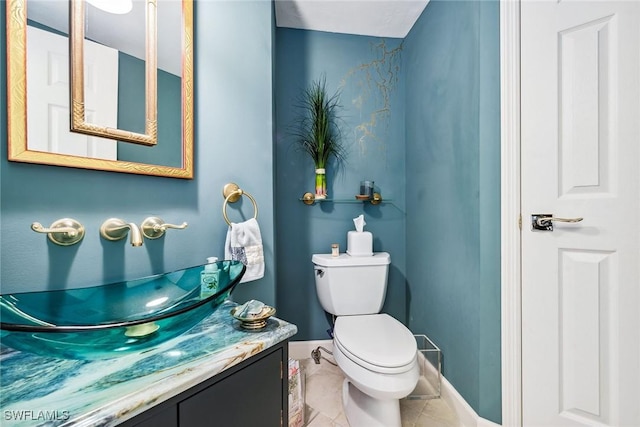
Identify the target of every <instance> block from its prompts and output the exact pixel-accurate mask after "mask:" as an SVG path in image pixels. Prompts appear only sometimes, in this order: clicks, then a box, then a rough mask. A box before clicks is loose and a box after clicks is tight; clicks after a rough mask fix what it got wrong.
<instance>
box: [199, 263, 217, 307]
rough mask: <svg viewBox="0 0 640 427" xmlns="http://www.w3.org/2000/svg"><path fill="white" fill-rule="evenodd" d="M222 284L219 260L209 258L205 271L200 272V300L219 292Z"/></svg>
mask: <svg viewBox="0 0 640 427" xmlns="http://www.w3.org/2000/svg"><path fill="white" fill-rule="evenodd" d="M219 282H220V270H219V269H218V258H217V257H214V256H212V257H209V258H207V264H205V266H204V270H202V271H201V272H200V298H207V297H210V296H211V295H213V294H215V293H216V292H217V291H218V283H219Z"/></svg>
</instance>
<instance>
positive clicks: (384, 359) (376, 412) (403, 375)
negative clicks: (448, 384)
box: [333, 314, 420, 427]
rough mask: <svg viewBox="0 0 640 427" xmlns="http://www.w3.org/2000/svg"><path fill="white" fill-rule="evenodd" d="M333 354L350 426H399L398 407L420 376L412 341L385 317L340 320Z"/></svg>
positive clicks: (413, 340) (343, 318)
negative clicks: (341, 376)
mask: <svg viewBox="0 0 640 427" xmlns="http://www.w3.org/2000/svg"><path fill="white" fill-rule="evenodd" d="M333 344H334V346H333V349H334V350H333V354H334V357H335V359H336V363H337V364H338V367H339V368H340V369H341V370H342V372H343V373H344V375H345V381H344V384H343V396H342V398H343V406H344V411H345V415H346V416H347V419H348V420H349V423H350V425H351V426H352V427H357V426H363V427H364V426H367V427H374V426H375V427H378V426H379V427H383V426H384V427H391V426H400V425H401V422H400V402H399V399H401V398H403V397H406V396H407V395H408V394H409V393H411V391H413V389H414V388H415V386H416V383H417V382H418V378H419V376H420V369H419V366H418V362H417V350H416V342H415V338H414V337H413V335H412V334H411V332H410V331H409V330H408V329H407V328H406V327H405V326H404V325H402V324H401V323H400V322H398V321H397V320H396V319H394V318H393V317H391V316H389V315H387V314H372V315H359V316H343V317H339V318H338V319H336V324H335V326H334V339H333Z"/></svg>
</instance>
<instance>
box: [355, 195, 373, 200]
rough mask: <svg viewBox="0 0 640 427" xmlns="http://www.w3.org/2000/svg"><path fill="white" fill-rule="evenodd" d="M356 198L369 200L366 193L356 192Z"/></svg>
mask: <svg viewBox="0 0 640 427" xmlns="http://www.w3.org/2000/svg"><path fill="white" fill-rule="evenodd" d="M356 199H357V200H369V199H370V197H369V195H368V194H356Z"/></svg>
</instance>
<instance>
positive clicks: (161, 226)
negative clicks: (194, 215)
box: [140, 216, 189, 239]
mask: <svg viewBox="0 0 640 427" xmlns="http://www.w3.org/2000/svg"><path fill="white" fill-rule="evenodd" d="M188 225H189V224H187V223H186V222H183V223H182V224H180V225H176V224H167V223H166V222H164V221H163V220H162V219H160V218H158V217H157V216H150V217H148V218H146V219H145V220H144V221H142V227H140V228H141V229H142V234H143V235H144V237H146V238H147V239H158V238H160V237H162V236H164V233H165V231H167V229H169V228H173V229H176V230H184V229H185V228H187V226H188Z"/></svg>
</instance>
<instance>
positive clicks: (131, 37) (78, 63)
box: [70, 0, 179, 145]
mask: <svg viewBox="0 0 640 427" xmlns="http://www.w3.org/2000/svg"><path fill="white" fill-rule="evenodd" d="M173 3H174V4H175V2H173ZM85 4H86V2H85V1H84V0H71V15H70V16H71V17H72V19H71V20H70V25H71V27H70V35H71V36H70V37H71V64H72V67H71V110H72V113H71V131H72V132H80V133H84V134H87V135H94V136H104V137H107V138H113V139H118V140H121V141H127V142H134V143H138V144H145V145H155V144H156V143H157V122H156V116H157V106H156V87H157V84H156V78H157V71H156V70H157V60H156V58H157V55H156V49H157V40H156V35H157V33H156V0H145V1H138V2H136V3H135V7H132V8H131V9H130V10H126V12H125V13H124V14H121V13H112V12H107V11H105V10H103V9H101V8H100V7H96V6H92V5H91V4H88V7H86V8H85ZM165 4H166V5H167V6H169V5H170V4H169V3H165ZM132 6H133V4H132ZM85 10H86V15H85ZM177 24H179V21H178V22H177V23H176V27H177ZM114 28H118V29H122V30H120V31H117V32H116V33H117V34H126V37H125V38H117V37H114V36H112V35H113V34H114V31H113V29H114ZM96 42H97V44H96ZM95 46H98V47H100V46H105V48H106V49H110V50H112V51H113V53H114V56H116V60H115V61H109V63H113V64H114V65H116V67H117V55H118V52H123V51H125V49H126V50H133V51H137V52H140V53H142V54H143V55H142V56H140V57H139V59H140V60H142V61H144V63H145V71H144V76H143V79H142V81H143V82H144V84H143V87H144V88H145V92H144V94H143V97H144V99H145V110H144V111H145V113H146V116H145V120H144V128H143V129H142V130H141V131H140V132H136V131H132V130H125V129H122V128H120V127H119V124H118V123H116V122H115V121H111V120H104V121H103V120H102V119H104V118H105V117H106V115H101V114H99V112H98V111H97V110H95V109H92V108H91V107H92V106H93V105H92V104H91V103H90V102H88V103H87V104H86V105H85V99H86V98H85V89H87V90H86V92H91V91H95V92H96V93H97V95H96V96H95V98H98V99H102V98H103V97H105V96H107V97H108V95H110V94H111V93H112V92H113V90H112V89H107V90H104V89H103V88H104V86H103V84H102V82H103V80H102V79H100V78H99V77H100V75H101V74H103V73H104V72H103V69H102V68H101V66H100V65H101V64H98V63H93V62H92V60H91V57H90V56H89V52H91V49H92V48H95ZM107 47H108V48H107ZM85 52H87V53H88V55H87V61H86V66H85V55H84V54H85ZM96 58H97V59H99V60H100V61H101V62H102V61H104V62H105V64H104V65H106V66H108V65H109V63H106V62H107V59H106V58H107V56H102V55H98V56H97V57H96ZM117 70H118V69H117V68H116V69H115V74H116V76H117V74H118V71H117ZM132 77H133V76H132ZM85 81H87V83H88V84H87V85H86V88H85ZM114 96H115V94H114ZM85 107H87V108H88V111H87V110H86V109H85ZM87 113H94V114H91V116H93V117H92V118H91V119H89V118H88V114H87ZM101 121H102V122H101Z"/></svg>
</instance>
